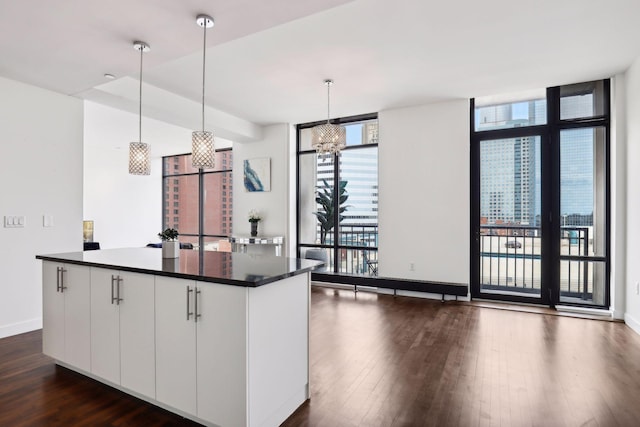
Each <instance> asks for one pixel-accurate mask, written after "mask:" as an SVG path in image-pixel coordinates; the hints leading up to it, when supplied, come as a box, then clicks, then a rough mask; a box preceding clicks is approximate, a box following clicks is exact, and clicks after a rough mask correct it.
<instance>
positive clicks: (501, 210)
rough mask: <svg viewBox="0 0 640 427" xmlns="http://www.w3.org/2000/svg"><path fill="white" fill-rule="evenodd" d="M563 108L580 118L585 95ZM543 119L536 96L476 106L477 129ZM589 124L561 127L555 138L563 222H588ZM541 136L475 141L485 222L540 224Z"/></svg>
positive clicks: (590, 183) (586, 102)
mask: <svg viewBox="0 0 640 427" xmlns="http://www.w3.org/2000/svg"><path fill="white" fill-rule="evenodd" d="M569 102H570V101H565V103H564V104H563V106H564V108H565V111H569V113H572V112H574V110H575V115H576V116H577V117H580V114H581V111H582V110H584V109H585V108H586V107H585V106H584V105H589V102H590V101H589V100H585V99H579V100H578V101H576V102H575V104H576V105H575V106H573V105H570V104H569ZM545 122H546V106H545V104H544V102H542V101H540V100H531V101H525V102H517V103H510V104H501V105H491V106H484V107H480V108H477V110H476V128H477V129H478V130H488V129H504V128H516V127H522V126H531V125H536V124H542V123H545ZM594 132H595V131H594V130H593V129H577V130H568V131H563V133H562V134H561V142H560V158H561V169H560V209H561V215H562V218H563V222H562V225H564V226H584V225H592V223H593V218H592V216H593V205H594V187H593V183H594V176H593V170H594V168H593V162H594V157H593V149H594V141H595V138H596V136H595V133H594ZM540 141H541V139H540V137H539V136H530V137H522V138H509V139H500V140H486V141H482V142H481V143H480V216H481V217H483V218H484V220H483V221H485V222H486V223H487V224H496V223H497V224H501V223H503V224H521V225H539V224H537V222H538V221H537V220H536V218H539V215H540V211H541V207H540V200H541V192H542V188H541V173H540V167H541V165H540Z"/></svg>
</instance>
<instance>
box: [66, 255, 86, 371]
mask: <svg viewBox="0 0 640 427" xmlns="http://www.w3.org/2000/svg"><path fill="white" fill-rule="evenodd" d="M64 268H65V270H66V271H65V272H64V274H63V276H64V278H63V283H64V286H65V289H64V292H63V293H64V331H65V339H64V356H65V357H64V359H63V360H64V361H65V362H67V363H69V364H70V365H73V366H75V367H77V368H80V369H82V370H85V371H87V372H90V371H91V299H90V295H91V275H90V268H89V267H84V266H80V265H72V264H65V266H64Z"/></svg>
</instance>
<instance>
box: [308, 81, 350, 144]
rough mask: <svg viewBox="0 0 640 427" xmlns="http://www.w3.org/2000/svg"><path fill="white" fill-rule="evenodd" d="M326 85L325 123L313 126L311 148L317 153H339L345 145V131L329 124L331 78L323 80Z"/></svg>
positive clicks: (338, 126) (340, 127)
mask: <svg viewBox="0 0 640 427" xmlns="http://www.w3.org/2000/svg"><path fill="white" fill-rule="evenodd" d="M324 84H326V85H327V123H324V124H321V125H318V126H315V127H314V128H313V129H312V132H311V138H312V139H311V141H312V145H313V148H314V149H315V150H316V151H317V152H318V154H340V151H341V150H342V149H343V148H344V147H345V145H346V140H347V136H346V131H345V129H344V127H342V126H340V125H333V124H331V113H330V110H329V107H330V102H331V92H330V90H331V85H332V84H333V80H331V79H327V80H325V81H324Z"/></svg>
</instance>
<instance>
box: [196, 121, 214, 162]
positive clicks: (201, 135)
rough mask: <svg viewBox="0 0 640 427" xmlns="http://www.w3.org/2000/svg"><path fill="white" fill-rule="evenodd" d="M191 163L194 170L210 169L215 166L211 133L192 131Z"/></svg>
mask: <svg viewBox="0 0 640 427" xmlns="http://www.w3.org/2000/svg"><path fill="white" fill-rule="evenodd" d="M191 153H192V158H191V162H192V165H193V167H196V168H202V169H204V168H212V167H214V166H215V159H216V158H215V156H216V150H215V148H214V146H213V133H211V132H208V131H206V130H204V131H200V130H197V131H194V132H193V133H192V134H191Z"/></svg>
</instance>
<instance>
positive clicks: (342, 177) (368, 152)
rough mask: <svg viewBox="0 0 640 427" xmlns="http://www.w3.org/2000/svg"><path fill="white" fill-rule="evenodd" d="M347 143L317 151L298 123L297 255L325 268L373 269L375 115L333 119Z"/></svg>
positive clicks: (375, 256) (366, 272)
mask: <svg viewBox="0 0 640 427" xmlns="http://www.w3.org/2000/svg"><path fill="white" fill-rule="evenodd" d="M335 123H337V124H338V123H339V124H340V125H341V126H344V127H345V129H346V134H347V146H346V148H345V149H344V150H343V151H342V153H341V154H340V155H333V154H323V155H318V154H317V153H316V152H315V151H314V150H313V148H312V146H311V129H312V127H313V126H314V125H316V124H318V123H308V124H302V125H298V127H297V131H298V221H297V223H298V236H297V241H298V256H300V257H306V258H317V259H322V260H325V261H326V263H327V267H326V271H328V272H334V273H344V274H359V275H367V276H376V275H377V272H378V120H377V115H367V116H358V117H351V118H344V119H338V120H336V121H335Z"/></svg>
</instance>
